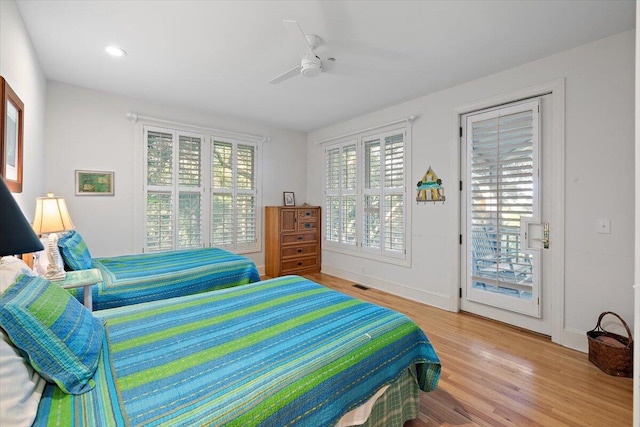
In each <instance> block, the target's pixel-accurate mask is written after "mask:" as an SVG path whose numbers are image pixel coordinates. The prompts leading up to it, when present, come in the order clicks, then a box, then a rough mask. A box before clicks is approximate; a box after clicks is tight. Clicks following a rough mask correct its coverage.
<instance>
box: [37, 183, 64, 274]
mask: <svg viewBox="0 0 640 427" xmlns="http://www.w3.org/2000/svg"><path fill="white" fill-rule="evenodd" d="M33 230H34V231H35V232H36V233H38V234H41V235H42V234H49V238H48V240H47V248H48V250H47V257H48V259H49V265H48V266H47V272H46V273H45V274H44V277H45V279H47V280H64V278H65V277H66V275H67V273H66V272H65V271H64V269H61V268H60V267H59V266H58V256H59V253H58V235H57V234H56V233H60V232H63V231H70V230H73V222H72V221H71V216H69V211H68V210H67V204H66V203H65V201H64V198H63V197H55V196H54V195H53V193H48V194H47V197H38V198H37V199H36V215H35V219H34V220H33Z"/></svg>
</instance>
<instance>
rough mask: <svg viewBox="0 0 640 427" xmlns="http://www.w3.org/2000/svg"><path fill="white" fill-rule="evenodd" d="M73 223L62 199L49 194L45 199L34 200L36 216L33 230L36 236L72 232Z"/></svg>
mask: <svg viewBox="0 0 640 427" xmlns="http://www.w3.org/2000/svg"><path fill="white" fill-rule="evenodd" d="M73 228H74V226H73V221H71V216H70V215H69V211H68V210H67V204H66V203H65V201H64V198H63V197H55V196H54V195H53V194H52V193H49V194H48V195H47V197H38V198H37V199H36V215H35V218H34V220H33V230H34V231H35V232H36V233H37V234H49V233H58V232H61V231H69V230H73Z"/></svg>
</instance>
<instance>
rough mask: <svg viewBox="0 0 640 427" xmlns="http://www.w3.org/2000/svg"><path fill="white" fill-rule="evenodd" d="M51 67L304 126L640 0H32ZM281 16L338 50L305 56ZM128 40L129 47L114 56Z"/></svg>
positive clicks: (404, 94)
mask: <svg viewBox="0 0 640 427" xmlns="http://www.w3.org/2000/svg"><path fill="white" fill-rule="evenodd" d="M18 6H19V9H20V12H21V14H22V17H23V19H24V22H25V24H26V27H27V30H28V32H29V34H30V36H31V39H32V41H33V44H34V46H35V49H36V52H37V54H38V56H39V58H40V61H41V64H42V67H43V69H44V73H45V75H46V77H47V78H48V79H51V80H57V81H61V82H66V83H71V84H75V85H80V86H85V87H88V88H93V89H97V90H101V91H106V92H111V93H115V94H120V95H125V96H132V97H137V98H142V99H147V100H151V101H154V102H159V103H162V104H168V105H172V106H178V107H181V108H188V109H190V110H202V111H207V112H211V113H214V114H222V115H225V116H232V117H239V118H245V119H250V120H254V121H258V122H261V123H265V124H269V125H273V126H277V127H280V128H286V129H292V130H298V131H304V132H308V131H311V130H315V129H318V128H321V127H324V126H327V125H330V124H333V123H336V122H340V121H343V120H346V119H349V118H353V117H357V116H359V115H362V114H365V113H367V112H370V111H375V110H378V109H381V108H384V107H386V106H389V105H393V104H397V103H399V102H402V101H406V100H409V99H413V98H417V97H419V96H422V95H425V94H429V93H433V92H436V91H438V90H442V89H444V88H447V87H451V86H454V85H456V84H459V83H462V82H465V81H469V80H473V79H477V78H479V77H482V76H486V75H489V74H492V73H495V72H498V71H501V70H505V69H508V68H511V67H514V66H517V65H520V64H524V63H526V62H530V61H532V60H535V59H538V58H542V57H545V56H548V55H551V54H553V53H556V52H560V51H563V50H566V49H569V48H572V47H575V46H578V45H581V44H584V43H587V42H590V41H593V40H597V39H600V38H603V37H606V36H609V35H612V34H615V33H618V32H622V31H625V30H629V29H631V28H634V25H635V1H633V0H628V1H627V0H624V1H578V0H569V1H560V0H557V1H98V0H84V1H58V0H56V1H49V0H47V1H35V0H18ZM283 19H293V20H297V21H299V23H300V25H301V26H302V28H303V29H304V30H305V32H306V33H315V34H318V35H319V36H320V37H322V38H323V39H324V40H325V44H324V45H323V46H320V47H319V48H318V49H317V50H316V54H317V55H318V56H320V57H321V58H326V57H334V58H336V62H335V63H334V64H333V68H332V70H331V71H330V72H327V73H322V74H321V75H320V76H318V77H315V78H304V77H302V76H295V77H293V78H291V79H289V80H286V81H284V82H282V83H280V84H277V85H272V84H268V83H267V82H268V81H269V80H271V79H272V78H274V77H276V76H277V75H279V74H280V73H282V72H284V71H286V70H288V69H290V68H292V67H294V66H296V65H299V60H300V57H301V55H300V54H299V53H298V50H297V49H296V46H297V44H296V43H294V42H293V41H292V40H291V39H290V38H289V36H288V33H287V31H286V30H285V27H284V26H283V24H282V20H283ZM108 44H117V45H120V46H121V47H122V48H123V49H124V50H125V51H127V53H128V55H127V56H126V57H124V58H112V57H110V56H108V55H107V54H106V53H105V51H104V47H105V46H106V45H108Z"/></svg>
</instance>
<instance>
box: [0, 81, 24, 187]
mask: <svg viewBox="0 0 640 427" xmlns="http://www.w3.org/2000/svg"><path fill="white" fill-rule="evenodd" d="M0 98H2V105H0V176H2V177H3V178H4V181H5V182H6V184H7V187H8V188H9V190H10V191H11V192H13V193H21V192H22V157H23V156H22V147H23V144H22V143H23V133H24V104H23V103H22V101H21V100H20V98H19V97H18V95H16V93H15V92H14V91H13V89H11V86H9V83H7V81H6V80H5V79H4V78H3V77H1V76H0Z"/></svg>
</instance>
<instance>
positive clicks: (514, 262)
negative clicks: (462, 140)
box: [466, 100, 541, 317]
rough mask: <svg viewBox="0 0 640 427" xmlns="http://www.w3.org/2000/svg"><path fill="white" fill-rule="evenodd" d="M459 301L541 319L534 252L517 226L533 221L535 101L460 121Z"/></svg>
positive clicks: (536, 150) (536, 142) (536, 168)
mask: <svg viewBox="0 0 640 427" xmlns="http://www.w3.org/2000/svg"><path fill="white" fill-rule="evenodd" d="M466 136H467V137H466V168H467V171H466V174H467V175H466V176H467V182H468V185H469V188H468V189H467V191H466V198H467V200H466V206H467V214H466V231H467V234H466V236H467V256H466V259H467V269H466V271H467V278H466V298H467V299H469V300H471V301H475V302H478V303H483V304H487V305H491V306H495V307H499V308H502V309H507V310H511V311H514V312H519V313H523V314H528V315H532V316H536V317H539V316H540V258H541V257H540V252H539V250H535V249H532V248H530V247H529V246H528V245H526V242H525V241H524V239H525V237H524V236H525V234H524V233H523V232H522V231H523V227H525V225H526V224H528V223H536V222H539V218H540V201H539V191H538V189H539V186H538V179H539V166H538V165H539V160H538V159H539V140H538V138H539V103H538V101H537V100H536V101H530V102H526V103H521V104H517V105H512V106H508V107H504V108H499V109H495V110H492V111H487V112H482V113H478V114H472V115H468V116H467V119H466Z"/></svg>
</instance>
